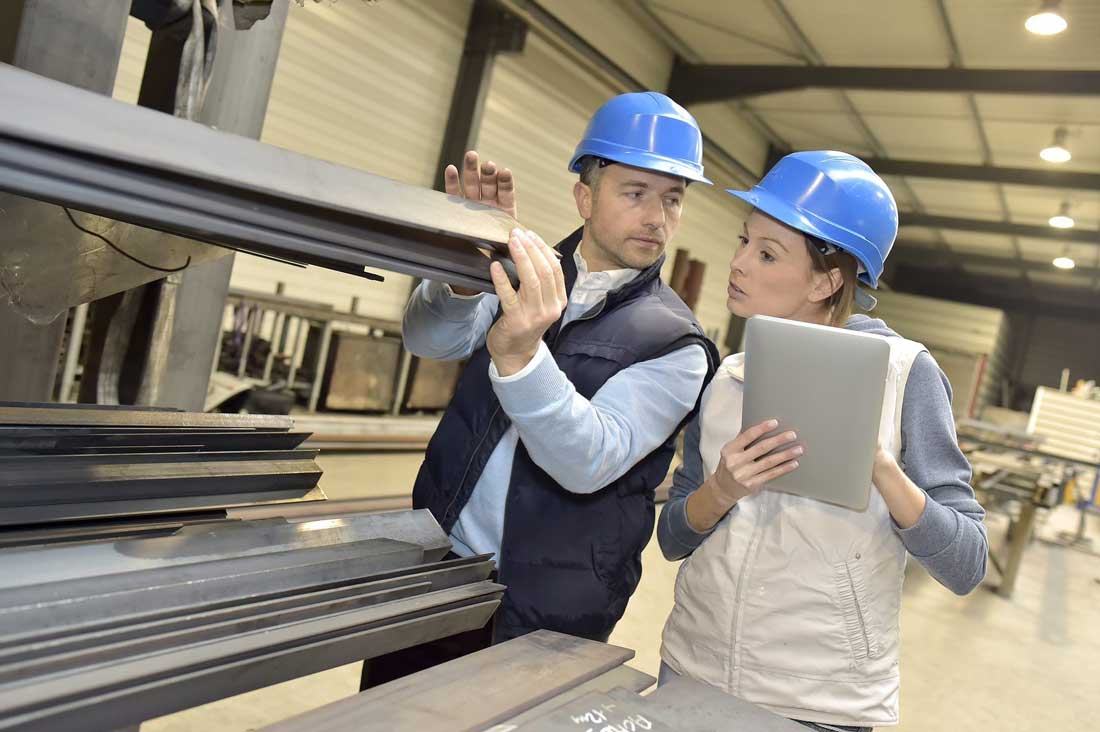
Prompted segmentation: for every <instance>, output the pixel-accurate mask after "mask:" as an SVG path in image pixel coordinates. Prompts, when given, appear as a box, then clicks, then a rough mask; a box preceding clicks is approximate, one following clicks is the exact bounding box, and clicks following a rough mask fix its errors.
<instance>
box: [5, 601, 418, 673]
mask: <svg viewBox="0 0 1100 732" xmlns="http://www.w3.org/2000/svg"><path fill="white" fill-rule="evenodd" d="M429 588H430V585H429V583H427V582H421V583H417V584H406V585H398V586H396V587H387V588H376V587H372V586H369V585H367V586H363V585H356V586H353V587H341V588H337V589H332V590H324V591H321V592H316V593H304V594H302V595H291V596H287V597H281V598H277V599H275V600H267V601H264V602H258V603H250V604H247V605H239V606H232V607H228V608H222V609H219V610H212V611H207V612H200V613H194V614H191V615H184V616H180V617H170V618H167V619H164V620H160V621H152V622H148V623H139V624H136V625H126V626H123V627H121V628H115V629H112V630H108V631H100V632H98V633H87V634H84V635H80V636H75V637H67V638H62V639H58V640H55V641H50V642H47V643H33V644H28V645H25V646H20V647H17V648H15V649H12V651H11V652H10V653H8V654H4V655H0V658H3V664H2V665H0V686H2V685H3V684H5V683H12V682H17V681H19V680H20V679H24V678H30V677H32V676H45V675H47V674H51V673H62V672H65V671H75V670H80V669H83V668H88V667H91V666H94V665H97V664H104V663H111V662H115V661H126V660H128V659H133V658H137V657H139V656H141V655H145V654H150V653H157V652H161V651H169V650H174V649H178V648H184V647H186V646H191V645H194V644H197V643H206V642H214V641H218V640H221V639H224V638H229V637H233V636H236V635H238V634H240V633H246V632H249V631H253V630H261V629H265V628H275V627H279V626H283V625H288V624H290V623H296V622H299V621H303V620H310V619H313V618H318V617H325V616H328V615H334V614H336V613H341V612H344V611H347V610H356V609H358V608H362V607H368V606H372V605H381V604H384V603H387V602H390V601H393V600H400V599H404V598H406V597H412V596H414V595H419V594H423V593H424V592H426V591H428V589H429Z"/></svg>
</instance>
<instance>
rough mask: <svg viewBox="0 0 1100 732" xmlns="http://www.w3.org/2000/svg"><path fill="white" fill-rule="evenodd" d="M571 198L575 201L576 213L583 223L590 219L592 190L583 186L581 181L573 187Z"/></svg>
mask: <svg viewBox="0 0 1100 732" xmlns="http://www.w3.org/2000/svg"><path fill="white" fill-rule="evenodd" d="M573 198H574V199H576V201H577V213H578V214H580V217H581V218H582V219H584V220H585V221H588V220H589V219H590V218H592V199H593V191H592V188H590V187H589V186H587V185H585V184H584V183H582V182H581V181H577V182H576V183H575V184H574V185H573Z"/></svg>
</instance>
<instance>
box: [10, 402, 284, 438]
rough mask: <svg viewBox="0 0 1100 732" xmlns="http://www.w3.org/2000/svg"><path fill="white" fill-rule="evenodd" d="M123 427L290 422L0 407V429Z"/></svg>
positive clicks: (264, 417) (71, 407)
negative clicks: (15, 427) (7, 427)
mask: <svg viewBox="0 0 1100 732" xmlns="http://www.w3.org/2000/svg"><path fill="white" fill-rule="evenodd" d="M19 425H23V426H31V427H125V428H131V429H132V428H137V427H141V428H162V427H168V428H173V429H192V428H195V429H206V430H211V429H212V430H234V429H248V430H253V429H258V430H275V431H286V430H289V429H290V428H291V427H293V426H294V420H292V419H291V418H290V417H284V416H281V415H276V414H219V413H216V412H210V413H207V412H176V411H164V410H153V409H131V408H125V407H114V408H111V407H104V406H98V405H88V404H79V405H77V404H65V405H50V406H47V405H42V404H28V405H25V406H24V405H13V404H3V405H0V426H19Z"/></svg>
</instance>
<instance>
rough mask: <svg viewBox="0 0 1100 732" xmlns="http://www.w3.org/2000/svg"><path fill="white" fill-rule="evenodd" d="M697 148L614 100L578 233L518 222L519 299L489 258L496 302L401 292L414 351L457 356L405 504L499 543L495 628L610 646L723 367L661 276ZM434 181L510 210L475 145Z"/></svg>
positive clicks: (579, 196)
mask: <svg viewBox="0 0 1100 732" xmlns="http://www.w3.org/2000/svg"><path fill="white" fill-rule="evenodd" d="M701 160H702V136H701V134H700V132H699V128H698V125H697V124H696V122H695V119H694V118H693V117H692V116H691V114H690V113H688V112H687V110H685V109H683V108H682V107H680V106H679V105H677V104H676V103H675V102H673V101H672V100H671V99H669V98H668V97H666V96H664V95H662V94H657V93H653V92H647V93H640V94H624V95H621V96H618V97H615V98H614V99H612V100H611V101H609V102H608V103H607V104H605V105H604V106H603V107H601V108H600V109H599V110H598V111H597V112H596V114H595V115H594V116H593V118H592V120H591V121H590V122H589V125H588V129H587V130H586V132H585V137H584V139H583V140H581V142H580V144H579V145H578V147H577V149H576V152H575V154H574V156H573V160H572V162H571V163H570V169H571V170H573V171H574V172H577V173H579V174H580V180H579V181H578V182H577V183H576V185H575V186H574V189H573V195H574V198H575V200H576V205H577V212H578V214H579V215H580V217H581V219H583V222H584V223H583V226H582V227H581V228H580V229H578V230H577V231H576V232H574V233H573V234H572V235H571V236H569V237H567V238H566V239H565V240H564V241H563V242H561V243H560V244H559V245H558V246H557V248H556V251H555V250H553V249H551V248H550V247H549V246H547V245H546V244H545V243H544V242H543V241H542V239H541V238H539V237H538V236H537V235H535V234H534V233H533V232H529V231H523V230H519V229H517V230H515V231H513V232H512V237H511V240H510V242H509V254H510V256H511V258H512V260H513V261H514V263H515V266H516V270H517V273H518V275H519V282H520V285H519V288H518V291H517V290H516V289H513V287H512V285H511V284H510V283H509V281H508V279H507V277H506V276H505V274H504V272H503V270H502V269H501V267H500V265H499V264H496V263H494V264H493V265H492V275H493V284H494V286H495V288H496V295H481V294H475V293H471V292H466V291H463V290H461V289H458V288H451V287H449V286H447V285H444V284H440V283H434V282H424V283H422V284H421V285H420V287H418V288H417V290H416V291H415V292H414V294H413V296H412V299H411V300H410V302H409V304H408V307H407V309H406V312H405V320H404V338H405V344H406V347H407V348H408V349H409V350H410V351H412V352H413V353H415V354H417V355H418V356H422V357H426V358H436V359H462V358H468V359H469V361H468V362H467V364H466V366H465V368H464V370H463V373H462V376H461V378H460V380H459V384H458V387H457V389H456V393H455V396H454V399H453V400H452V401H451V404H450V405H449V406H448V408H447V411H446V413H445V414H444V415H443V419H442V420H441V422H440V425H439V428H438V429H437V431H436V433H435V435H434V437H433V438H432V440H431V442H430V444H429V445H428V450H427V453H426V456H425V460H424V463H423V465H422V466H421V469H420V473H419V475H418V476H417V479H416V484H415V486H414V488H413V504H414V506H415V507H417V508H428V509H430V510H431V511H432V514H433V515H434V516H435V518H436V519H437V520H438V521H439V523H440V525H441V526H442V527H443V529H444V530H445V531H446V532H447V533H448V534H449V535H450V538H451V541H452V544H453V547H454V552H455V553H456V554H457V555H459V556H470V555H474V554H493V555H495V557H496V561H497V567H498V573H499V581H500V582H501V583H502V584H504V585H506V586H507V587H508V590H507V592H506V594H505V596H504V600H503V602H502V605H501V608H500V610H499V611H498V613H497V616H496V619H495V628H494V629H493V630H492V631H491V632H492V634H493V635H492V638H493V640H505V639H508V638H513V637H516V636H519V635H523V634H525V633H528V632H530V631H533V630H537V629H540V628H547V629H551V630H556V631H560V632H563V633H569V634H572V635H577V636H582V637H586V638H592V639H596V640H607V637H608V636H609V635H610V633H611V630H612V629H613V628H614V626H615V623H616V622H617V621H618V619H619V618H620V617H621V616H622V614H623V611H624V610H625V609H626V604H627V601H628V600H629V598H630V595H631V594H632V593H633V592H634V589H635V588H636V587H637V584H638V581H639V579H640V577H641V553H642V549H643V548H644V547H645V545H646V543H647V542H648V541H649V538H650V536H651V534H652V531H653V522H654V489H655V488H656V486H657V485H658V484H659V483H660V482H661V481H662V480H663V479H664V477H665V475H666V473H667V470H668V466H669V462H670V460H671V458H672V455H673V453H674V440H675V437H676V434H677V432H678V431H679V429H680V427H681V426H682V425H683V423H684V422H685V421H686V420H687V418H688V417H689V416H690V414H691V413H692V411H693V409H694V408H695V406H696V403H697V401H698V398H699V395H700V393H701V391H702V389H703V387H704V385H705V383H706V381H707V380H708V379H709V378H710V376H711V374H712V373H713V370H714V368H715V366H716V364H717V362H718V356H717V352H716V350H715V348H714V346H713V344H711V343H710V342H709V341H708V340H707V339H706V338H705V337H704V335H703V331H702V328H701V327H700V326H699V324H698V323H697V322H696V321H695V318H694V317H693V316H692V314H691V311H690V310H689V309H688V308H687V306H686V305H684V303H683V302H682V301H681V300H680V298H679V297H677V296H676V294H675V293H673V292H672V290H671V289H670V288H669V287H668V286H667V285H665V284H664V283H662V282H661V280H660V277H659V275H660V269H661V264H662V263H663V261H664V251H665V247H666V246H667V245H668V243H669V241H670V240H671V239H672V237H673V235H674V234H675V232H676V229H677V227H678V226H679V223H680V215H681V211H682V207H683V200H684V196H685V194H686V189H687V186H688V184H689V183H690V182H692V181H698V182H702V183H708V184H709V183H710V181H708V180H707V179H706V178H704V177H703V166H702V162H701ZM445 180H446V184H447V191H448V193H452V194H455V195H458V194H460V192H462V191H464V192H465V194H466V196H467V197H468V198H471V199H475V200H482V201H484V202H488V203H491V204H493V205H496V206H498V207H500V208H502V209H504V210H506V211H508V212H509V213H511V214H512V215H513V216H514V215H515V199H514V190H513V180H512V176H511V173H510V172H509V171H508V170H507V169H502V170H499V171H498V170H497V169H496V166H494V165H493V164H492V163H487V164H486V165H485V166H483V167H480V166H479V165H478V158H477V154H476V153H473V152H471V153H467V156H466V160H465V161H464V169H463V176H462V180H460V176H459V174H458V171H457V170H456V169H455V168H454V167H453V166H448V169H447V171H446V176H445ZM559 254H560V261H559V257H558V255H559ZM488 641H489V636H488V632H484V633H473V634H466V636H465V638H463V637H461V636H459V637H456V638H455V639H450V640H448V641H446V642H444V643H443V644H442V645H440V644H436V645H435V646H434V649H431V650H429V649H425V648H420V649H411V650H410V652H408V653H398V654H391V656H389V657H382V658H381V659H375V660H374V661H371V662H370V663H369V664H368V667H367V668H365V669H364V685H365V686H366V685H375V684H377V683H382V682H384V681H386V680H389V679H391V678H396V677H398V676H401V675H404V674H405V673H411V672H413V671H415V670H418V668H419V667H424V666H427V665H432V664H434V663H438V662H441V661H444V660H448V659H449V658H452V657H457V656H458V655H463V653H467V652H471V651H473V650H477V648H478V647H484V646H485V645H487V644H488ZM444 646H446V648H443V647H444ZM410 654H411V655H410ZM425 654H427V655H425ZM411 656H420V659H419V660H414V661H409V659H410V658H411ZM402 659H404V660H402Z"/></svg>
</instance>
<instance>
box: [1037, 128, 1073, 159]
mask: <svg viewBox="0 0 1100 732" xmlns="http://www.w3.org/2000/svg"><path fill="white" fill-rule="evenodd" d="M1068 134H1069V131H1068V130H1067V129H1066V128H1065V127H1059V128H1058V129H1056V130H1054V139H1053V140H1052V141H1051V143H1050V147H1044V148H1043V149H1042V150H1040V151H1039V157H1041V158H1042V159H1043V160H1045V161H1047V162H1048V163H1064V162H1066V161H1068V160H1069V159H1070V158H1072V157H1073V156H1072V155H1070V152H1069V149H1068V148H1067V147H1066V136H1067V135H1068Z"/></svg>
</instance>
